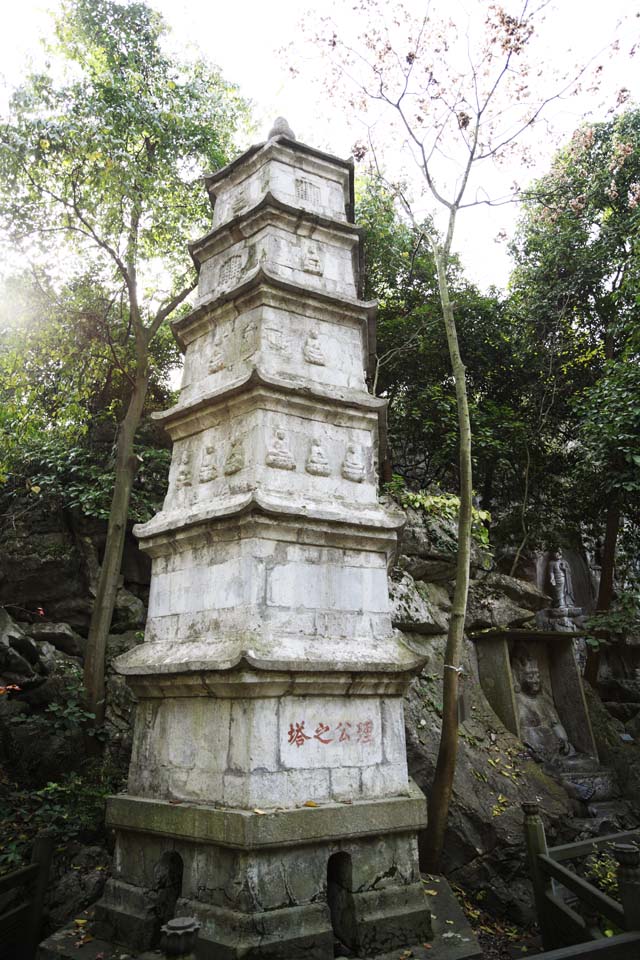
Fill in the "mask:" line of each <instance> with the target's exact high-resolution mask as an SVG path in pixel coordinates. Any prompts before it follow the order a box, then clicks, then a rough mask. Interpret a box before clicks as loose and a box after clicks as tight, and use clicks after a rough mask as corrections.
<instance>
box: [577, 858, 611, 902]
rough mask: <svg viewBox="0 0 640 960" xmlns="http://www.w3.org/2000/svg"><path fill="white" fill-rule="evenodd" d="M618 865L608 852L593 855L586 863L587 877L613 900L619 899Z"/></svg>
mask: <svg viewBox="0 0 640 960" xmlns="http://www.w3.org/2000/svg"><path fill="white" fill-rule="evenodd" d="M617 873H618V864H617V862H616V860H615V859H614V857H613V856H612V855H611V853H609V852H608V851H607V850H603V851H600V852H598V853H594V854H592V855H591V856H590V857H588V859H587V860H586V861H585V876H586V878H587V880H589V881H590V882H591V883H593V884H594V885H595V886H596V887H597V888H598V889H599V890H602V892H603V893H606V894H607V896H609V897H611V898H612V899H613V900H617V899H618V876H617Z"/></svg>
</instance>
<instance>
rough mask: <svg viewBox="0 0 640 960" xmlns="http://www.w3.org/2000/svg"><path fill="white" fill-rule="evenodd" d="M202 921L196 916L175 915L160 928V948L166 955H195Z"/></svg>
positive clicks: (186, 958)
mask: <svg viewBox="0 0 640 960" xmlns="http://www.w3.org/2000/svg"><path fill="white" fill-rule="evenodd" d="M199 930H200V922H199V921H198V920H196V918H195V917H174V918H173V920H169V921H168V922H167V923H165V925H164V926H163V927H161V928H160V933H161V939H160V949H161V951H162V953H163V954H164V956H165V957H182V958H184V960H189V958H191V957H194V956H195V953H194V951H195V949H196V943H197V940H198V931H199Z"/></svg>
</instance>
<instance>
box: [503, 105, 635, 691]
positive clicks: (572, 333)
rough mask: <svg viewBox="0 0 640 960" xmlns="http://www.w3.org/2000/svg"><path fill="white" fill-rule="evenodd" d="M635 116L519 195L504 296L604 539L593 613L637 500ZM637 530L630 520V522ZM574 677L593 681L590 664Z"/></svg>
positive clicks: (619, 121) (564, 154)
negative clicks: (523, 331) (545, 367)
mask: <svg viewBox="0 0 640 960" xmlns="http://www.w3.org/2000/svg"><path fill="white" fill-rule="evenodd" d="M639 239H640V110H637V109H634V110H630V111H627V112H625V113H623V114H621V115H620V116H618V117H615V118H613V119H611V120H608V121H606V122H602V123H595V124H589V125H586V126H583V127H581V128H580V129H578V130H577V131H576V133H575V134H574V136H573V138H572V139H571V141H570V143H569V144H568V146H567V147H565V148H564V149H563V150H561V151H560V152H559V153H558V154H557V156H556V158H555V160H554V162H553V165H552V167H551V170H550V172H549V173H548V174H547V175H546V176H545V177H543V178H541V179H540V180H539V181H537V182H536V183H535V184H533V185H532V187H531V188H530V189H529V190H528V191H527V199H526V203H525V215H524V218H523V221H522V223H521V225H520V229H519V233H518V236H517V238H516V242H515V244H514V246H513V252H514V255H515V258H516V269H515V271H514V275H513V278H512V289H513V292H514V296H516V297H517V298H518V299H519V300H520V302H521V304H522V305H523V310H524V312H525V314H526V317H527V319H526V321H525V322H526V323H528V325H529V331H530V335H529V336H530V339H531V341H532V342H535V343H536V344H537V345H538V349H539V350H541V351H542V352H543V353H545V354H546V356H547V357H548V358H549V361H550V365H551V367H552V368H554V377H555V379H556V381H557V385H558V387H557V388H558V392H559V393H561V394H562V395H563V396H564V402H562V403H561V404H560V408H559V411H558V414H557V416H556V422H557V423H559V422H562V431H563V436H564V442H565V445H568V444H569V443H570V441H573V443H574V444H579V450H580V454H581V456H580V459H579V463H578V464H577V465H576V470H575V483H577V484H579V486H580V495H579V501H580V503H581V505H582V510H583V513H584V514H585V515H586V516H587V517H590V518H591V519H592V520H593V521H594V522H595V523H596V524H598V523H599V524H600V526H601V529H602V528H604V542H603V548H602V565H601V577H600V587H599V592H598V598H597V602H596V608H597V611H598V612H599V613H604V612H605V611H607V610H608V609H609V608H610V606H611V601H612V598H613V593H614V570H615V555H616V542H617V539H618V535H619V530H620V527H621V524H622V523H623V521H624V519H625V517H626V518H630V517H631V516H632V515H635V516H637V511H636V508H635V506H634V501H635V499H636V498H637V494H638V491H640V470H639V469H638V467H639V466H640V437H639V433H638V431H639V423H638V404H637V402H636V401H637V393H636V391H637V388H638V384H639V381H638V361H639V357H640V352H639V346H640V344H639V342H638V336H637V321H638V316H639V310H638V295H637V289H638V279H639V276H640V260H639V247H638V242H639ZM636 522H637V521H636ZM586 676H587V678H588V679H590V680H591V681H592V682H595V679H596V676H597V653H592V654H591V655H590V657H589V661H588V664H587V670H586Z"/></svg>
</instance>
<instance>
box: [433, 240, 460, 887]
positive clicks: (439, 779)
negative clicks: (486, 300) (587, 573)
mask: <svg viewBox="0 0 640 960" xmlns="http://www.w3.org/2000/svg"><path fill="white" fill-rule="evenodd" d="M435 253H436V256H435V260H436V268H437V271H438V288H439V292H440V301H441V305H442V313H443V318H444V325H445V330H446V334H447V344H448V346H449V356H450V358H451V369H452V372H453V377H454V381H455V387H456V402H457V410H458V432H459V434H460V454H459V456H460V461H459V462H460V513H459V516H458V553H457V559H456V586H455V591H454V594H453V604H452V608H451V619H450V621H449V632H448V635H447V646H446V651H445V662H444V671H443V678H442V732H441V734H440V746H439V749H438V759H437V762H436V770H435V775H434V778H433V784H432V786H431V792H430V795H429V802H428V810H429V817H428V825H427V829H426V835H425V839H424V844H423V850H422V853H423V867H424V869H425V870H427V871H428V872H429V873H436V872H437V871H438V870H439V864H440V858H441V856H442V848H443V846H444V834H445V830H446V826H447V819H448V816H449V804H450V801H451V793H452V790H453V776H454V773H455V768H456V757H457V753H458V687H459V675H460V660H461V655H462V645H463V641H464V623H465V617H466V613H467V594H468V592H469V561H470V556H471V519H472V514H471V507H472V478H471V424H470V421H469V405H468V401H467V384H466V378H465V368H464V364H463V362H462V358H461V356H460V349H459V346H458V334H457V330H456V323H455V317H454V315H453V308H452V306H451V301H450V299H449V287H448V282H447V273H446V267H447V255H446V252H445V251H444V250H442V248H440V249H437V250H436V251H435Z"/></svg>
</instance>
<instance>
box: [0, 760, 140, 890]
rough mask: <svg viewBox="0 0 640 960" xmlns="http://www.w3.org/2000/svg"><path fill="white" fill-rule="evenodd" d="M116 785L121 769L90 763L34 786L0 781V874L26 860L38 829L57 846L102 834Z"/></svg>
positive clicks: (120, 784) (94, 837)
mask: <svg viewBox="0 0 640 960" xmlns="http://www.w3.org/2000/svg"><path fill="white" fill-rule="evenodd" d="M122 783H123V771H120V770H117V769H115V768H113V767H111V766H110V765H109V764H95V763H94V764H88V765H87V766H86V768H85V769H84V770H83V771H82V772H80V773H78V772H73V773H67V774H64V773H63V774H62V775H61V777H60V779H59V780H58V781H56V782H50V783H47V784H46V785H45V786H44V787H42V788H40V789H39V790H24V789H18V788H16V787H15V786H14V785H12V784H10V783H7V782H6V781H4V782H2V783H0V836H1V837H2V840H1V841H0V875H2V874H4V873H7V872H8V871H10V870H14V869H16V868H17V867H19V866H21V865H22V864H23V863H25V862H27V861H28V857H29V852H30V848H31V844H32V842H33V839H34V837H35V836H36V834H37V833H39V832H40V831H41V830H45V829H46V830H47V831H49V832H51V833H52V834H53V835H54V837H55V838H56V839H57V841H58V842H59V843H60V844H65V843H69V842H70V841H72V840H83V841H85V842H91V841H94V842H95V840H96V839H97V838H100V837H102V835H103V833H104V815H105V804H106V800H107V797H108V796H109V795H110V794H112V793H115V792H117V791H118V790H119V789H121V788H122Z"/></svg>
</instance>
